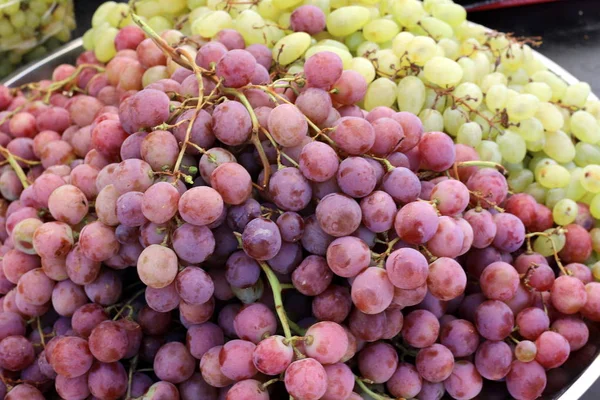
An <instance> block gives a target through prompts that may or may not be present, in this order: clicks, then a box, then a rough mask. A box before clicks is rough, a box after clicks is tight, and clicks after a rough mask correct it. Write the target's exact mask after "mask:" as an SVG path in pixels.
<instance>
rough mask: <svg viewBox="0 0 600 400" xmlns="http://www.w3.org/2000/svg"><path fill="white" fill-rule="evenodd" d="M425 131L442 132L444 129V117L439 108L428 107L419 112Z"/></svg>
mask: <svg viewBox="0 0 600 400" xmlns="http://www.w3.org/2000/svg"><path fill="white" fill-rule="evenodd" d="M419 119H420V120H421V122H422V123H423V130H424V131H425V132H441V131H442V130H443V129H444V117H443V116H442V114H441V113H440V112H439V111H438V110H432V109H430V108H426V109H424V110H423V111H421V112H420V113H419Z"/></svg>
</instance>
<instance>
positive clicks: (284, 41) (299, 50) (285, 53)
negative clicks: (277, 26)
mask: <svg viewBox="0 0 600 400" xmlns="http://www.w3.org/2000/svg"><path fill="white" fill-rule="evenodd" d="M244 12H246V11H244ZM309 46H310V35H309V34H308V33H306V32H294V33H292V34H290V35H288V36H285V37H284V38H281V39H280V40H279V41H278V42H277V44H276V45H275V46H274V47H273V59H274V60H275V61H276V62H278V63H279V64H281V65H288V64H291V63H293V62H294V61H296V60H297V59H299V58H300V57H302V55H303V54H304V53H305V52H306V50H308V47H309Z"/></svg>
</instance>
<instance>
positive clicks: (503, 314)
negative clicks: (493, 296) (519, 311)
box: [475, 300, 514, 340]
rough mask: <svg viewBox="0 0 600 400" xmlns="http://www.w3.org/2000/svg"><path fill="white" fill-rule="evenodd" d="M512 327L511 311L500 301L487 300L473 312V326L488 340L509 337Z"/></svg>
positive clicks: (512, 317)
mask: <svg viewBox="0 0 600 400" xmlns="http://www.w3.org/2000/svg"><path fill="white" fill-rule="evenodd" d="M513 325H514V316H513V313H512V311H511V309H510V308H509V307H508V306H507V305H506V304H504V303H503V302H501V301H498V300H487V301H484V302H483V303H481V305H479V307H477V311H475V326H477V330H478V331H479V333H480V334H481V336H483V337H485V338H486V339H488V340H503V339H505V338H506V337H507V336H508V335H510V333H511V331H512V329H513Z"/></svg>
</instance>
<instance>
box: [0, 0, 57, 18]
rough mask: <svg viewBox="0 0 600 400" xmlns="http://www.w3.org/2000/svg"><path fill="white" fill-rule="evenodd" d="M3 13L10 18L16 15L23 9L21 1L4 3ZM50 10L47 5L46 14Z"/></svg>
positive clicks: (45, 7)
mask: <svg viewBox="0 0 600 400" xmlns="http://www.w3.org/2000/svg"><path fill="white" fill-rule="evenodd" d="M3 3H6V4H3V5H2V12H3V13H4V14H6V15H8V16H11V15H14V14H16V13H17V12H19V10H20V7H21V2H20V1H6V0H5V1H3ZM47 9H48V6H47V5H44V12H45V11H46V10H47Z"/></svg>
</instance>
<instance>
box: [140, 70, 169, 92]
mask: <svg viewBox="0 0 600 400" xmlns="http://www.w3.org/2000/svg"><path fill="white" fill-rule="evenodd" d="M169 77H170V75H169V72H168V71H167V67H165V66H163V65H156V66H154V67H150V68H148V69H147V70H146V72H144V75H142V86H143V87H146V86H148V85H150V84H151V83H154V82H156V81H159V80H161V79H169Z"/></svg>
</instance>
